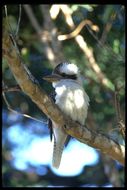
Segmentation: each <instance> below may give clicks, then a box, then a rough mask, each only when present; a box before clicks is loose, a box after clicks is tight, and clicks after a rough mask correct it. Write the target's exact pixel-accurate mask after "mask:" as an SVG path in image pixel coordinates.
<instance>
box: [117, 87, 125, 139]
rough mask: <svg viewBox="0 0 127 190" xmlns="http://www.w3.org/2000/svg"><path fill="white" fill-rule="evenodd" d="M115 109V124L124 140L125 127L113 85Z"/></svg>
mask: <svg viewBox="0 0 127 190" xmlns="http://www.w3.org/2000/svg"><path fill="white" fill-rule="evenodd" d="M115 109H116V117H117V122H118V126H119V129H120V132H121V134H122V136H123V138H125V125H124V123H123V120H122V116H121V110H120V103H119V97H118V88H117V86H116V85H115Z"/></svg>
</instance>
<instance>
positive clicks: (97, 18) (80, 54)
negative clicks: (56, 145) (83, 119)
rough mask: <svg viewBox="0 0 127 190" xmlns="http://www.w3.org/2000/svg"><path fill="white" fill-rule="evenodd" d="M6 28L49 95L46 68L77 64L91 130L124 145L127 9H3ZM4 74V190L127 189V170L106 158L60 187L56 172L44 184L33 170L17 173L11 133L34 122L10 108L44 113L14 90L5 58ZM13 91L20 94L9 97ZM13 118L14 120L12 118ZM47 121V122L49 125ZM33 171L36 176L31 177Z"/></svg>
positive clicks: (40, 131)
mask: <svg viewBox="0 0 127 190" xmlns="http://www.w3.org/2000/svg"><path fill="white" fill-rule="evenodd" d="M21 10H22V11H21ZM21 12H22V14H21V15H22V16H21V15H20V13H21ZM5 13H6V16H5ZM18 18H19V22H18V24H17V20H18ZM41 22H42V23H41ZM3 24H4V25H5V26H7V28H9V30H10V32H11V33H12V32H13V33H14V34H17V36H16V40H17V44H18V46H19V48H20V52H21V56H22V58H23V60H24V63H25V64H26V65H27V67H28V68H29V69H30V71H31V73H32V74H33V75H34V77H35V78H36V79H37V80H38V81H39V83H40V85H41V87H42V88H43V89H45V90H46V91H47V92H50V90H51V87H50V86H48V84H47V83H45V82H44V81H43V80H42V76H43V75H45V74H46V73H47V72H48V70H46V69H45V68H48V69H52V68H53V67H55V66H56V65H57V64H58V63H59V62H61V61H63V60H66V59H68V60H69V61H70V62H74V63H76V64H77V65H78V66H79V67H80V70H81V71H82V75H83V76H84V77H85V79H86V80H84V87H85V88H87V89H86V91H87V92H88V94H89V96H90V100H91V103H90V109H89V115H88V119H87V125H88V127H90V129H92V130H94V131H96V132H100V131H101V132H102V133H104V134H106V135H108V136H110V137H112V138H113V139H114V140H116V141H117V142H119V143H124V138H123V136H124V129H123V126H124V122H123V120H124V114H125V111H124V110H125V109H124V107H125V104H124V85H125V84H124V83H125V75H124V49H125V48H124V46H125V41H124V29H125V27H124V26H125V21H124V6H122V5H103V6H101V5H70V6H69V5H52V6H51V5H36V6H31V5H23V6H22V8H21V7H19V8H18V6H16V5H10V6H7V7H5V9H3ZM12 40H13V38H12ZM4 51H5V49H4ZM35 52H36V53H35ZM2 69H3V81H4V83H3V84H4V85H3V87H4V91H7V92H6V94H4V102H3V177H4V178H3V182H4V186H13V187H14V186H28V185H29V184H31V186H35V185H37V186H39V185H40V186H49V185H64V186H65V185H67V186H81V185H85V184H90V182H91V183H92V184H94V185H98V186H103V185H104V184H106V183H111V184H112V185H113V186H123V184H124V178H123V174H124V173H123V168H122V166H120V165H118V164H117V163H116V162H115V161H113V160H111V159H110V158H109V157H108V156H106V155H102V154H101V156H100V161H99V163H98V164H97V165H96V166H95V167H92V168H91V166H89V167H88V168H87V170H86V168H85V172H84V171H83V172H82V174H80V175H79V176H77V177H75V178H73V179H72V180H71V184H70V183H69V182H70V179H69V180H68V179H67V178H65V179H63V181H62V182H61V183H60V178H56V177H54V175H53V173H52V171H51V170H50V168H48V170H47V172H46V174H45V175H44V176H43V179H42V177H40V176H39V175H38V174H37V173H36V172H35V168H34V166H33V165H30V166H29V169H28V170H27V171H23V172H21V171H20V172H19V171H18V170H16V169H14V168H13V166H12V165H11V164H12V160H13V157H12V153H11V149H12V146H14V145H12V144H9V142H8V139H7V137H6V131H7V129H8V127H9V126H10V125H11V122H14V121H15V122H16V123H18V122H20V123H22V124H23V126H24V128H25V126H27V122H28V119H26V118H21V117H18V118H16V119H15V120H14V119H11V116H10V115H11V114H12V112H9V110H8V109H7V107H8V108H9V106H10V105H7V104H8V103H9V104H11V108H13V110H18V111H19V112H22V113H25V114H29V115H31V116H33V117H35V118H38V119H40V120H41V121H42V120H43V119H42V112H41V111H40V110H39V109H38V108H37V107H36V105H34V104H33V103H32V101H31V100H30V99H29V98H28V97H27V96H25V95H23V94H21V92H15V90H19V88H18V87H17V88H16V87H14V88H11V89H10V86H12V85H13V86H14V85H15V84H17V82H16V81H15V79H14V77H13V75H12V73H11V72H10V69H9V68H8V64H7V60H6V59H5V57H4V58H3V64H2ZM118 71H119V72H118ZM6 85H7V86H6ZM115 87H116V88H115ZM10 90H11V91H13V90H14V92H9V91H10ZM5 95H6V96H5ZM114 97H115V98H114ZM115 100H116V101H115ZM5 101H6V104H5ZM115 107H116V108H115ZM120 108H121V109H120ZM9 117H10V119H7V118H9ZM12 117H14V116H12ZM5 118H6V119H5ZM43 118H45V115H43ZM42 122H43V123H44V120H43V121H42ZM30 125H31V124H30ZM45 128H46V127H45ZM29 129H30V130H31V131H32V133H36V134H37V135H39V136H40V135H41V137H42V138H43V135H45V134H47V133H48V132H47V131H46V130H45V132H44V131H42V129H41V130H40V129H35V127H29ZM12 168H13V169H12ZM31 169H32V170H33V172H32V173H31V172H29V170H31ZM95 171H98V176H97V177H96V179H93V177H91V176H94V175H93V174H94V172H95ZM90 172H91V174H90ZM102 173H103V176H102ZM99 174H100V175H99ZM26 176H27V178H26ZM51 178H54V182H52V181H50V179H51ZM91 178H92V180H91ZM58 179H59V183H58ZM55 180H56V181H55ZM64 180H65V181H64ZM85 180H86V181H85ZM87 186H88V185H87Z"/></svg>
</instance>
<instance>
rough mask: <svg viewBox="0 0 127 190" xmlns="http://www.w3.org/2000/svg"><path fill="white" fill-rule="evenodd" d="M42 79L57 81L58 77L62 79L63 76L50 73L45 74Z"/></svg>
mask: <svg viewBox="0 0 127 190" xmlns="http://www.w3.org/2000/svg"><path fill="white" fill-rule="evenodd" d="M43 79H44V80H46V81H48V82H57V81H59V80H60V79H63V77H62V76H60V75H57V74H51V75H47V76H45V77H43Z"/></svg>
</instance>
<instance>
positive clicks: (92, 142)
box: [3, 30, 124, 165]
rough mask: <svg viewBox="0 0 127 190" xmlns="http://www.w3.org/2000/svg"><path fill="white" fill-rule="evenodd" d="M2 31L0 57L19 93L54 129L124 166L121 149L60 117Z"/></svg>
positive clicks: (64, 117)
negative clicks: (29, 101) (1, 53)
mask: <svg viewBox="0 0 127 190" xmlns="http://www.w3.org/2000/svg"><path fill="white" fill-rule="evenodd" d="M3 31H4V35H3V49H4V51H3V56H4V58H5V59H6V60H7V62H8V65H9V67H10V69H11V71H12V73H13V75H14V77H15V79H16V80H17V82H18V84H19V85H20V87H21V89H22V90H23V92H24V93H26V94H27V95H28V96H29V97H30V98H31V99H32V101H33V102H34V103H35V104H36V105H37V106H38V107H39V108H40V109H41V111H42V112H44V113H45V114H46V115H47V116H48V117H49V118H51V119H52V120H54V121H55V122H56V123H57V124H58V125H61V126H63V128H64V129H65V131H66V133H68V134H69V135H71V136H73V137H75V138H77V139H78V140H79V141H81V142H82V143H85V144H88V145H89V146H91V147H94V148H96V149H99V150H100V151H101V152H103V153H105V154H107V155H109V156H111V157H112V158H113V159H114V160H117V161H119V162H120V163H121V164H123V165H124V146H122V145H120V144H118V143H117V142H115V141H114V140H112V139H111V138H109V137H106V136H105V135H103V134H101V133H95V132H93V131H91V130H90V129H88V128H87V127H85V126H81V125H79V124H78V123H76V122H74V121H72V120H71V119H70V118H69V117H67V116H66V115H64V114H63V113H62V112H61V110H60V109H59V108H58V107H57V105H55V104H54V102H53V101H52V100H51V99H50V97H49V96H48V95H47V94H46V92H45V91H44V90H43V89H41V87H40V85H39V84H38V82H37V81H36V80H35V79H34V77H33V76H32V74H31V73H30V71H29V70H28V69H27V68H26V66H25V65H24V64H23V61H22V60H21V57H20V54H19V51H18V50H17V49H16V48H17V47H16V46H14V44H15V43H14V42H15V41H14V40H15V39H14V38H13V37H12V38H13V40H12V38H10V36H9V34H8V33H7V32H6V31H5V30H3ZM12 41H13V43H12ZM65 126H66V127H65Z"/></svg>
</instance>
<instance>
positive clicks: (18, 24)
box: [15, 4, 22, 36]
mask: <svg viewBox="0 0 127 190" xmlns="http://www.w3.org/2000/svg"><path fill="white" fill-rule="evenodd" d="M21 12H22V9H21V4H20V5H19V19H18V23H17V28H16V32H15V36H17V34H18V31H19V26H20V21H21Z"/></svg>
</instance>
